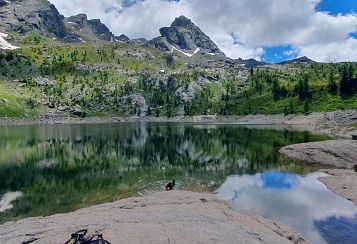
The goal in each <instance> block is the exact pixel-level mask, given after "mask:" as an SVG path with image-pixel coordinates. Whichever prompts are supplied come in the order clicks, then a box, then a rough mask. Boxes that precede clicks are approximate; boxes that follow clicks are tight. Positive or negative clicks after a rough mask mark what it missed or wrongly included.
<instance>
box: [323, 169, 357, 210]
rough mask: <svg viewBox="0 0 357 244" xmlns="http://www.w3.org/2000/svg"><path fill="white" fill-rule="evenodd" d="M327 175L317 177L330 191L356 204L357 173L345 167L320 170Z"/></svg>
mask: <svg viewBox="0 0 357 244" xmlns="http://www.w3.org/2000/svg"><path fill="white" fill-rule="evenodd" d="M321 171H322V172H324V173H327V174H329V176H326V177H322V178H319V180H320V181H321V182H322V183H324V184H325V185H326V186H327V187H328V188H329V189H330V190H331V191H333V192H335V193H336V194H337V195H340V196H342V197H344V198H346V199H348V200H350V201H353V202H354V203H355V204H356V205H357V173H356V172H354V171H353V170H346V169H325V170H321Z"/></svg>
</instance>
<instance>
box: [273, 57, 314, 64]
mask: <svg viewBox="0 0 357 244" xmlns="http://www.w3.org/2000/svg"><path fill="white" fill-rule="evenodd" d="M295 63H305V64H311V63H315V61H313V60H311V59H309V58H308V57H306V56H303V57H300V58H294V59H291V60H286V61H283V62H280V63H278V64H295Z"/></svg>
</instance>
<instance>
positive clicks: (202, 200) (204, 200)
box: [200, 198, 208, 203]
mask: <svg viewBox="0 0 357 244" xmlns="http://www.w3.org/2000/svg"><path fill="white" fill-rule="evenodd" d="M200 200H201V202H203V203H206V202H208V201H207V200H206V199H204V198H201V199H200Z"/></svg>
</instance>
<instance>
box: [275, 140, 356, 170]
mask: <svg viewBox="0 0 357 244" xmlns="http://www.w3.org/2000/svg"><path fill="white" fill-rule="evenodd" d="M279 152H280V153H282V154H284V155H286V156H288V157H289V158H292V159H296V160H298V161H301V162H303V163H308V164H323V165H328V166H333V167H336V168H344V169H352V168H353V167H354V165H355V164H357V141H353V140H334V141H322V142H310V143H302V144H295V145H290V146H286V147H283V148H281V149H280V150H279Z"/></svg>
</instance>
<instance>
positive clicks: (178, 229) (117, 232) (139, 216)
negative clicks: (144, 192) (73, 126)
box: [0, 191, 306, 244]
mask: <svg viewBox="0 0 357 244" xmlns="http://www.w3.org/2000/svg"><path fill="white" fill-rule="evenodd" d="M83 228H85V229H88V233H89V234H95V233H102V234H103V236H104V238H105V239H107V240H108V241H110V242H111V243H306V241H305V240H304V239H303V237H302V236H301V235H300V234H298V233H297V232H296V231H294V230H293V229H291V228H290V227H287V226H284V225H281V224H278V223H276V222H273V221H269V220H266V219H264V218H262V217H257V216H248V215H245V214H241V213H239V212H236V211H234V210H232V209H231V208H230V207H229V206H228V205H227V204H226V203H225V202H222V201H220V200H218V199H216V197H215V196H214V195H212V194H202V193H193V192H185V191H171V192H159V193H155V194H153V195H150V196H146V197H138V198H129V199H124V200H120V201H118V202H114V203H107V204H102V205H97V206H93V207H89V208H84V209H80V210H78V211H75V212H72V213H67V214H58V215H53V216H49V217H36V218H29V219H24V220H20V221H17V222H8V223H6V224H4V225H2V226H0V243H16V244H18V243H22V242H26V241H31V240H33V242H31V243H65V241H66V240H68V239H69V237H70V235H71V233H73V232H75V231H78V230H80V229H83Z"/></svg>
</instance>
